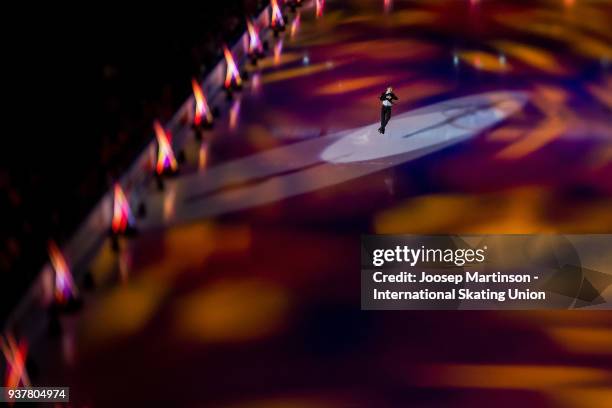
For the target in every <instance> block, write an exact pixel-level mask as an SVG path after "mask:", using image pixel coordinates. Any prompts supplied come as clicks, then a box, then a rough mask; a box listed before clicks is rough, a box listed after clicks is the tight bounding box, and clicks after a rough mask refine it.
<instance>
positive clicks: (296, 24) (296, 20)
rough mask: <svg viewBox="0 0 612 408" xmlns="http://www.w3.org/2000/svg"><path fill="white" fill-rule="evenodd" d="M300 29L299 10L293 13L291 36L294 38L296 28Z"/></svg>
mask: <svg viewBox="0 0 612 408" xmlns="http://www.w3.org/2000/svg"><path fill="white" fill-rule="evenodd" d="M299 29H300V12H298V13H297V14H296V15H295V18H294V19H293V21H292V22H291V33H290V35H291V38H295V35H296V34H297V32H298V30H299Z"/></svg>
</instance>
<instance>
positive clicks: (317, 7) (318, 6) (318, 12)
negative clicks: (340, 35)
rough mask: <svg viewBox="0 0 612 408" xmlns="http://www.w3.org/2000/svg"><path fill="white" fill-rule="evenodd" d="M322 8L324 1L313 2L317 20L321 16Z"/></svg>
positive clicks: (316, 0)
mask: <svg viewBox="0 0 612 408" xmlns="http://www.w3.org/2000/svg"><path fill="white" fill-rule="evenodd" d="M324 7H325V0H315V14H316V16H317V18H319V17H322V16H323V8H324Z"/></svg>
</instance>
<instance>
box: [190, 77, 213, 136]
mask: <svg viewBox="0 0 612 408" xmlns="http://www.w3.org/2000/svg"><path fill="white" fill-rule="evenodd" d="M191 88H192V89H193V100H194V104H195V106H194V116H193V124H194V125H195V126H199V125H201V124H202V119H203V118H206V122H207V123H212V121H213V117H212V113H211V112H210V108H209V107H208V102H207V101H206V97H205V96H204V91H202V87H201V86H200V84H199V83H198V81H196V80H195V79H192V80H191Z"/></svg>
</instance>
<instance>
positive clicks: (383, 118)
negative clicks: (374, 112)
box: [380, 105, 391, 129]
mask: <svg viewBox="0 0 612 408" xmlns="http://www.w3.org/2000/svg"><path fill="white" fill-rule="evenodd" d="M389 119H391V107H390V106H385V105H383V106H382V108H381V109H380V127H381V128H382V129H384V128H385V126H387V123H389Z"/></svg>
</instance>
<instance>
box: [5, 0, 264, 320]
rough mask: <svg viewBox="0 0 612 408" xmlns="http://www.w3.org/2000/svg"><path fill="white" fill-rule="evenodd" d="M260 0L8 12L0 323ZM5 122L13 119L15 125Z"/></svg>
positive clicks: (240, 27) (233, 36)
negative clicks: (51, 249)
mask: <svg viewBox="0 0 612 408" xmlns="http://www.w3.org/2000/svg"><path fill="white" fill-rule="evenodd" d="M263 3H264V2H262V1H258V0H224V1H223V2H201V3H199V4H196V5H189V6H186V5H181V4H164V5H163V7H162V6H161V5H157V4H153V3H147V4H146V8H144V7H135V6H130V7H128V6H126V5H125V4H123V5H112V4H108V3H97V4H96V3H94V4H90V5H88V6H87V7H84V6H73V5H70V6H66V5H64V6H62V5H53V6H49V5H47V6H33V5H32V6H29V8H28V9H27V10H25V9H22V10H18V11H14V12H13V13H8V14H7V15H6V16H5V17H6V19H7V20H12V19H13V18H14V22H15V24H14V27H16V28H14V29H9V30H8V31H7V32H5V33H4V34H5V38H7V46H8V48H7V50H6V55H7V56H9V58H7V63H6V67H8V68H9V72H10V74H8V75H7V76H6V77H5V90H6V89H9V88H11V90H12V91H13V92H14V93H13V92H11V94H12V95H10V96H7V98H6V101H9V102H14V103H9V105H10V108H11V109H10V111H11V114H10V115H9V117H8V118H6V119H7V123H6V125H5V132H6V133H5V134H4V137H3V140H5V143H6V144H5V149H4V154H3V159H2V161H0V210H1V211H2V214H3V221H2V228H1V229H0V279H1V282H2V284H1V285H0V299H2V301H0V323H2V322H3V321H4V320H5V318H6V316H7V314H8V313H9V311H10V310H11V309H12V307H13V306H14V305H15V303H16V301H17V299H18V298H19V296H20V295H21V294H22V293H23V291H24V290H25V289H26V288H27V286H28V284H29V283H30V282H31V281H32V279H33V277H34V276H36V274H37V273H38V272H39V270H40V267H41V266H42V264H43V263H44V262H46V260H47V252H46V247H47V241H48V240H49V239H55V240H56V241H57V242H58V243H59V244H60V245H61V244H62V243H63V242H65V240H67V239H68V237H69V236H70V235H71V233H72V231H74V229H75V228H76V226H77V225H78V223H79V222H80V221H82V220H83V218H84V217H85V216H86V215H87V213H88V211H89V210H90V209H91V208H92V207H93V206H94V205H95V203H96V201H97V200H98V199H99V198H100V197H101V196H102V195H103V194H104V192H105V191H106V189H108V187H109V185H110V184H111V183H112V181H113V180H114V179H115V178H117V177H118V176H119V175H120V174H121V173H122V172H123V171H124V170H125V169H126V168H127V167H128V166H129V164H130V163H131V162H132V160H133V159H134V158H135V157H136V156H137V155H138V153H139V152H140V151H141V149H142V148H143V147H144V146H145V145H146V143H147V141H148V140H150V138H151V137H152V131H151V125H152V122H153V121H154V120H155V119H160V120H161V121H162V122H163V121H165V120H168V119H169V118H170V117H171V115H172V114H173V112H174V111H175V110H176V108H177V107H178V106H179V104H180V103H182V102H183V101H184V99H185V98H186V97H187V96H188V95H189V93H190V92H191V82H190V80H191V78H192V77H201V76H202V75H204V74H205V72H206V71H207V69H209V68H211V67H212V66H214V64H215V62H216V61H217V60H218V59H219V58H220V56H221V54H220V52H219V51H220V46H221V44H222V43H223V42H232V41H234V40H235V39H236V38H237V37H238V35H240V33H242V31H243V30H244V24H245V22H244V16H245V15H252V14H255V12H256V11H257V10H258V9H259V8H260V7H262V4H263ZM11 125H13V126H14V129H13V130H10V131H9V128H13V126H11Z"/></svg>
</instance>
